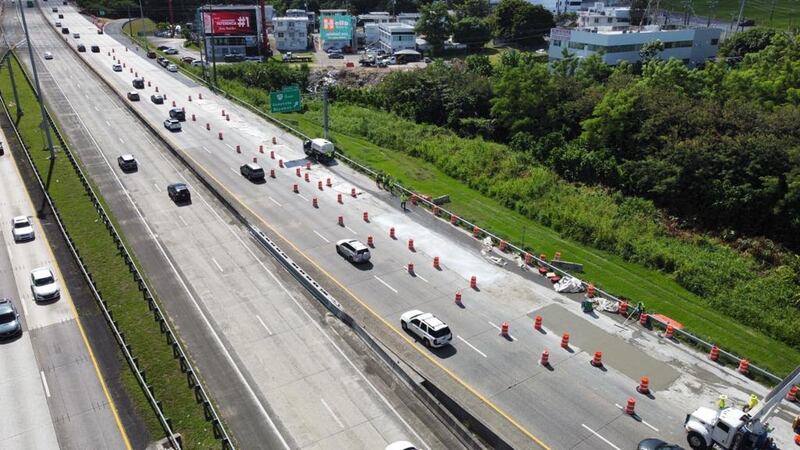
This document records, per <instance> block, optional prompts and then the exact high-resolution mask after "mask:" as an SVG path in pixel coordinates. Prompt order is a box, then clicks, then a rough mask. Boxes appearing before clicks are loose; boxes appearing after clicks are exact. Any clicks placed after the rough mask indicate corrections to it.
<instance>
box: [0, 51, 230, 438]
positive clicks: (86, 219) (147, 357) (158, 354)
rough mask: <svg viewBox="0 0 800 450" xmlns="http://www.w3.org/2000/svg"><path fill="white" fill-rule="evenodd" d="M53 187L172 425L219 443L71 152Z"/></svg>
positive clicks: (24, 100)
mask: <svg viewBox="0 0 800 450" xmlns="http://www.w3.org/2000/svg"><path fill="white" fill-rule="evenodd" d="M8 61H10V62H11V63H13V64H14V65H15V67H14V71H15V76H16V80H17V87H18V89H19V96H20V103H21V105H22V110H23V111H24V115H23V116H22V119H21V120H20V123H19V124H18V127H19V130H20V134H21V135H22V138H23V140H24V141H25V144H26V146H27V147H28V148H29V149H30V153H31V156H32V158H33V161H34V164H35V165H36V167H37V169H38V170H39V172H40V173H42V174H43V176H46V174H47V172H48V168H49V160H48V156H49V152H48V151H47V149H46V145H45V140H44V133H43V131H42V130H41V128H40V126H39V125H40V123H41V115H40V113H39V109H38V107H37V103H36V99H35V96H34V94H33V90H32V89H31V88H30V86H29V85H28V84H27V83H25V82H24V80H23V79H22V77H21V76H20V74H21V73H22V68H21V66H20V65H19V64H18V63H17V61H16V59H14V58H9V59H8ZM10 86H11V85H10V79H9V75H8V70H7V69H6V67H5V66H4V67H3V68H2V69H0V94H1V95H2V96H3V98H4V99H6V103H7V104H8V105H9V110H10V112H11V115H12V117H15V114H16V110H17V105H15V104H13V102H12V101H9V100H10V99H13V96H12V94H11V87H10ZM52 180H53V181H52V183H51V185H50V188H49V193H50V195H51V197H52V198H53V201H54V203H55V204H56V206H57V208H58V209H59V211H60V212H61V217H62V220H63V221H64V225H65V227H66V228H67V230H68V231H69V233H70V235H71V236H72V238H73V239H74V240H75V243H76V246H77V247H78V249H79V251H80V253H81V256H82V257H83V259H84V262H85V263H86V265H87V266H88V268H89V270H90V271H91V272H92V274H93V276H94V279H95V281H96V283H97V287H98V289H99V290H100V292H102V294H103V297H104V299H105V300H107V301H108V303H109V307H110V309H111V310H112V311H113V314H114V318H115V319H116V320H117V321H118V323H119V326H120V328H121V329H122V330H123V331H124V332H125V336H126V338H127V341H128V342H129V343H130V345H131V348H132V351H133V353H134V355H135V356H136V357H138V358H139V361H140V364H141V366H142V367H143V368H144V370H145V371H146V374H147V381H148V383H150V384H151V385H152V387H153V390H154V393H155V396H156V398H157V399H159V400H160V401H161V402H162V403H163V407H164V411H165V415H166V416H167V417H169V418H171V419H172V424H173V429H174V430H175V431H176V432H179V433H181V435H182V436H183V439H184V443H185V445H186V446H187V448H219V446H220V443H219V441H218V440H217V439H216V438H215V437H214V434H213V430H212V428H211V425H210V424H209V423H208V422H206V420H205V418H204V415H203V409H202V407H201V405H198V404H197V403H196V401H195V399H194V394H193V392H192V390H191V389H190V388H189V387H188V386H187V384H186V376H185V375H184V374H183V373H182V372H181V370H180V367H179V365H178V361H177V359H175V358H173V356H172V350H171V347H170V346H169V345H167V344H166V341H165V338H164V336H163V335H162V334H161V332H160V330H159V327H158V324H157V323H156V322H155V321H154V320H153V315H152V313H151V312H150V311H149V310H148V308H147V303H146V302H145V301H143V297H142V293H141V292H139V289H138V286H137V283H135V282H134V281H133V278H132V276H131V274H130V272H129V271H128V267H127V265H126V264H125V260H124V259H123V258H122V256H121V255H120V254H119V253H118V252H117V250H116V245H115V244H114V241H113V240H112V238H111V235H110V234H109V233H108V231H107V230H106V228H105V225H103V222H102V221H101V220H100V217H99V215H98V213H97V211H96V210H95V208H94V206H93V205H92V202H91V200H90V199H89V197H88V195H87V194H85V191H84V189H83V186H82V185H81V183H80V181H79V178H78V175H77V173H76V172H75V170H74V169H73V167H72V165H70V163H69V161H68V160H67V158H66V156H64V155H63V154H59V155H57V158H56V161H55V166H54V171H53V177H52ZM121 377H122V380H121V381H122V384H123V385H124V386H125V389H126V390H127V392H128V393H129V395H130V397H131V398H132V400H133V403H134V405H135V407H136V410H137V411H138V413H139V414H140V415H141V417H143V418H144V420H145V422H146V424H147V427H148V430H149V431H150V433H151V435H152V436H156V437H158V436H163V435H164V431H163V429H162V427H161V425H160V422H159V421H158V419H157V418H156V415H155V414H154V411H153V410H152V409H151V407H150V404H149V403H148V402H147V398H146V396H145V395H144V392H143V391H142V388H141V386H140V385H139V384H138V382H137V380H136V378H135V376H134V375H133V372H132V371H122V372H121Z"/></svg>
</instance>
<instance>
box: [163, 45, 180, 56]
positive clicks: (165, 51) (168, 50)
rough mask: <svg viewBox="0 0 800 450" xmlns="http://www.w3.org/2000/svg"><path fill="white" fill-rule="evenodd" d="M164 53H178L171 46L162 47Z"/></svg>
mask: <svg viewBox="0 0 800 450" xmlns="http://www.w3.org/2000/svg"><path fill="white" fill-rule="evenodd" d="M164 54H165V55H177V54H178V50H177V49H174V48H172V47H169V48H166V49H164Z"/></svg>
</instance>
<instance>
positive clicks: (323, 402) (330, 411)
mask: <svg viewBox="0 0 800 450" xmlns="http://www.w3.org/2000/svg"><path fill="white" fill-rule="evenodd" d="M319 400H320V401H321V402H322V406H324V407H325V409H327V410H328V412H329V413H330V414H331V416H332V417H333V419H334V420H335V421H336V423H338V424H339V426H340V427H342V428H344V424H343V423H342V421H341V420H339V416H337V415H336V414H335V413H334V412H333V410H332V409H331V407H330V406H328V404H327V403H325V399H324V398H320V399H319Z"/></svg>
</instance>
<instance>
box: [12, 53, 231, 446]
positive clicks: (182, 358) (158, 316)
mask: <svg viewBox="0 0 800 450" xmlns="http://www.w3.org/2000/svg"><path fill="white" fill-rule="evenodd" d="M9 55H10V56H11V57H12V58H14V60H15V61H17V62H19V60H18V59H17V57H16V55H15V54H14V52H12V51H11V49H8V50H6V52H5V54H4V55H3V57H2V59H0V65H1V64H2V63H4V62H6V61H7V59H8V58H9ZM9 63H10V62H9ZM20 66H21V64H20ZM22 73H23V75H24V77H25V79H26V81H27V83H28V85H29V86H30V87H31V89H32V90H33V84H32V83H31V80H30V78H29V77H28V74H27V72H25V71H24V70H23V71H22ZM2 103H3V109H4V110H5V113H6V116H7V117H8V119H9V121H11V123H12V124H13V120H12V118H11V114H10V111H9V109H8V107H7V105H6V102H5V99H2ZM45 112H46V116H47V117H46V118H47V121H48V123H49V124H50V126H51V127H52V129H53V131H54V134H55V137H56V139H57V140H58V144H59V146H60V149H61V150H62V151H63V154H64V155H65V156H66V157H67V159H68V160H69V162H70V164H71V165H72V168H73V169H74V170H75V173H76V174H77V175H78V178H79V179H80V182H81V184H82V185H83V187H84V189H85V191H86V194H87V195H88V197H89V199H90V200H91V202H92V204H93V205H94V207H95V209H96V210H97V214H98V215H99V216H100V219H101V220H102V221H103V224H104V225H105V226H106V229H107V230H108V232H109V234H110V235H111V237H112V239H113V240H114V243H115V244H116V246H117V250H118V251H119V252H120V255H121V256H122V257H123V258H124V259H125V263H126V265H127V266H128V270H129V271H130V272H131V275H132V277H133V279H134V281H136V282H137V284H138V287H139V291H140V292H142V295H143V298H144V300H145V301H147V306H148V309H149V310H150V311H152V313H153V319H154V320H155V321H156V322H158V324H159V329H160V330H161V333H162V334H164V336H165V339H166V342H167V344H168V345H170V346H171V347H172V353H173V357H175V358H177V359H178V361H179V365H180V369H181V371H182V372H184V373H185V374H186V381H187V383H188V385H189V387H190V388H191V389H193V391H194V395H195V400H196V401H197V402H198V403H202V405H203V411H204V415H205V418H206V420H208V421H209V422H211V424H212V427H213V431H214V436H215V437H216V438H218V439H220V440H221V442H222V448H223V449H226V450H228V449H231V450H232V449H234V445H233V441H232V440H231V438H230V436H229V435H228V433H227V431H226V430H225V427H224V426H223V424H222V421H221V420H220V418H219V415H218V414H217V411H216V409H215V408H214V406H213V404H212V402H211V400H210V396H209V395H208V393H207V392H206V390H205V388H203V385H202V383H201V381H200V379H199V377H198V376H197V374H196V370H195V369H194V368H193V367H192V364H191V363H190V361H189V358H188V357H187V356H186V353H185V351H184V349H183V347H182V346H181V344H180V342H178V339H177V335H176V334H175V332H174V331H173V329H172V327H171V325H170V324H169V322H168V321H167V320H166V318H165V315H164V314H163V313H162V311H161V308H160V306H159V305H158V303H157V302H156V300H155V297H154V296H153V294H152V292H151V290H150V287H149V286H148V285H147V283H146V282H145V279H144V277H143V276H142V274H141V272H140V271H139V268H138V267H137V266H136V263H135V262H134V260H133V258H132V257H131V254H130V252H129V250H128V248H127V247H126V246H125V243H124V242H123V240H122V238H121V236H120V234H119V232H118V231H117V229H116V227H115V226H114V224H113V223H112V221H111V219H110V217H109V215H108V214H107V213H106V211H105V208H104V207H103V205H102V204H101V202H100V200H99V197H98V196H97V194H96V193H95V192H94V189H93V188H92V186H91V184H90V183H89V181H88V179H87V178H86V176H85V175H84V173H83V170H82V169H81V167H80V165H79V164H78V162H77V161H76V159H75V157H74V156H73V154H72V152H71V151H70V149H69V147H68V146H67V144H66V141H65V140H64V138H63V136H62V135H61V133H60V131H59V130H58V128H57V127H56V126H55V123H54V121H53V119H52V117H51V115H50V113H49V111H47V110H45ZM14 132H15V134H16V136H17V139H18V140H19V142H20V145H21V146H22V148H23V149H24V153H25V157H26V159H27V160H28V162H29V163H30V165H31V167H32V169H33V172H34V173H35V175H36V180H37V183H38V184H39V187H40V188H41V190H42V193H43V195H44V197H45V199H46V200H47V203H48V206H49V207H50V209H51V210H52V211H53V212H54V216H55V218H56V222H57V224H58V228H59V230H60V231H61V233H62V235H63V236H64V238H65V241H66V242H67V244H68V247H69V249H70V252H71V253H72V255H73V257H74V258H75V260H76V262H77V264H78V266H79V267H80V270H81V273H82V274H83V276H84V278H85V279H86V281H87V283H88V286H89V288H90V289H91V291H92V294H93V296H94V298H95V301H96V302H97V304H98V306H99V307H100V310H101V311H102V313H103V316H104V317H105V318H106V321H107V322H108V324H109V327H110V328H111V331H112V333H113V334H114V337H115V339H116V340H117V343H118V344H119V346H120V349H121V350H122V352H123V355H124V356H125V359H126V360H127V362H128V365H129V366H130V368H131V370H132V371H133V373H134V375H135V376H136V379H137V381H138V382H139V384H140V386H141V387H142V389H143V391H144V392H145V395H146V397H147V399H148V402H150V405H151V406H152V407H153V410H154V411H155V412H156V415H157V416H158V420H159V422H160V423H161V426H162V427H163V428H164V431H165V432H166V435H167V438H168V439H169V441H170V443H171V444H172V445H173V447H174V448H177V449H180V448H181V445H180V442H178V439H176V437H175V433H174V430H173V429H172V420H171V419H170V418H169V417H167V416H165V415H164V410H163V406H162V403H161V401H159V400H158V399H157V398H156V397H155V394H154V392H153V387H152V386H151V385H150V384H148V383H147V377H146V374H145V371H144V369H142V368H141V367H140V365H139V360H138V358H137V357H136V356H134V354H133V350H132V349H131V346H130V344H128V343H127V341H126V339H125V333H124V331H122V330H121V329H120V328H119V324H118V323H117V321H116V320H114V314H113V311H112V310H111V308H110V306H109V304H108V302H107V301H106V300H104V299H103V296H102V293H101V292H100V291H99V290H98V288H97V285H96V283H95V281H94V278H93V276H92V273H91V272H90V271H89V269H88V267H86V264H85V263H84V261H83V257H81V255H80V251H79V250H78V248H77V247H76V245H75V242H74V241H73V239H72V237H71V236H70V234H69V232H68V230H67V229H66V227H65V226H64V224H63V221H62V220H61V213H60V212H59V210H58V208H57V207H56V205H55V203H54V202H53V200H52V198H51V197H50V195H49V193H48V192H47V190H46V189H45V185H44V183H43V181H42V176H41V174H40V173H39V170H38V168H37V167H36V165H35V164H34V162H33V159H32V157H31V155H30V153H29V149H28V147H27V146H26V145H25V143H24V141H23V140H22V136H21V135H20V134H19V132H18V130H17V129H16V126H14Z"/></svg>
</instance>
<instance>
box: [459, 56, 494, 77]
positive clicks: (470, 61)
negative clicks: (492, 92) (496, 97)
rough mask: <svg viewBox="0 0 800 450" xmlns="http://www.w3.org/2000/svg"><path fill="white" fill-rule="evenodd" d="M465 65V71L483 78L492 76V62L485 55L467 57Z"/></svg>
mask: <svg viewBox="0 0 800 450" xmlns="http://www.w3.org/2000/svg"><path fill="white" fill-rule="evenodd" d="M464 63H465V64H466V65H467V70H468V71H470V72H472V73H474V74H477V75H481V76H484V77H490V76H492V72H493V69H492V62H491V61H490V60H489V57H488V56H486V55H469V56H467V58H466V59H465V60H464Z"/></svg>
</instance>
